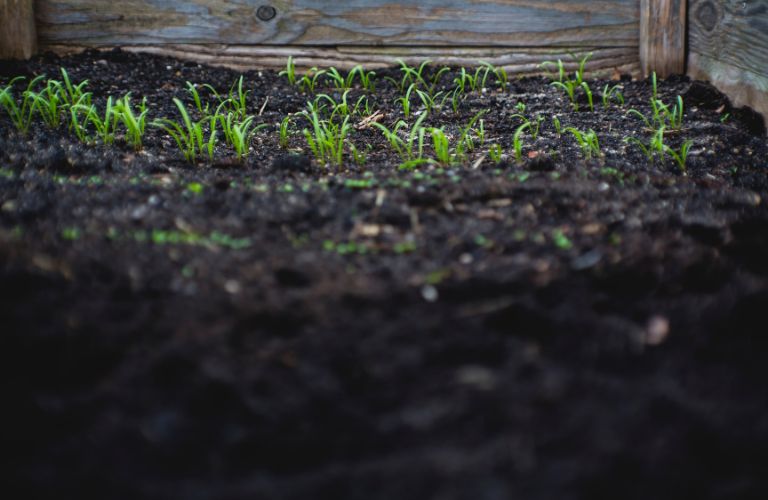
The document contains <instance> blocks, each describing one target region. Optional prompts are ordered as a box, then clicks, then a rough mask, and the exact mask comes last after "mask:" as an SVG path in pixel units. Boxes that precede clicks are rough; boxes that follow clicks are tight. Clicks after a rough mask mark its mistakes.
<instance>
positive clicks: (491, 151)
mask: <svg viewBox="0 0 768 500" xmlns="http://www.w3.org/2000/svg"><path fill="white" fill-rule="evenodd" d="M503 154H504V150H503V149H502V147H501V144H491V146H490V147H489V148H488V157H489V158H490V159H491V161H492V162H493V163H501V157H502V156H503Z"/></svg>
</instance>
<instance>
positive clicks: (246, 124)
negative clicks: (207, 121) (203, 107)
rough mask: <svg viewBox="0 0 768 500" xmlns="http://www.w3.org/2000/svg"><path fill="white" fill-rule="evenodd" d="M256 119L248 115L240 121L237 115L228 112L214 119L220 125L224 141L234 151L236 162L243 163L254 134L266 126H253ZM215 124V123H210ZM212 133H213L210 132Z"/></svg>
mask: <svg viewBox="0 0 768 500" xmlns="http://www.w3.org/2000/svg"><path fill="white" fill-rule="evenodd" d="M255 118H256V117H254V116H252V115H249V116H247V117H246V118H245V120H240V119H239V115H237V114H236V113H233V112H230V113H227V114H226V115H217V116H216V117H214V119H215V120H217V121H218V123H219V125H221V130H222V133H223V134H224V140H225V141H226V143H227V144H228V145H230V146H232V149H234V151H235V154H236V155H237V158H238V160H240V161H243V160H244V159H245V156H246V155H247V154H248V151H249V149H250V146H251V141H252V139H253V136H254V135H256V132H258V131H259V130H261V129H263V128H265V127H266V126H267V125H266V124H264V123H262V124H259V125H255V124H254V120H255ZM212 123H214V124H215V121H212ZM212 132H215V130H214V131H212Z"/></svg>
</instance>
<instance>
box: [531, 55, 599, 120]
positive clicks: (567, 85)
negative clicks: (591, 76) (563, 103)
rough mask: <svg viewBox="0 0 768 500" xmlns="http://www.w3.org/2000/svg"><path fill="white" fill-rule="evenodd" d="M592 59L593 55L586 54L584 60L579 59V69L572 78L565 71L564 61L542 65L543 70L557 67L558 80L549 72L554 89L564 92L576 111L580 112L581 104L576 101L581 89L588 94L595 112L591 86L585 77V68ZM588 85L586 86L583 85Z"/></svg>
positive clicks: (547, 62)
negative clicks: (553, 66) (577, 91)
mask: <svg viewBox="0 0 768 500" xmlns="http://www.w3.org/2000/svg"><path fill="white" fill-rule="evenodd" d="M573 57H574V59H576V57H575V56H573ZM590 57H592V53H589V54H586V55H585V56H584V57H583V58H581V59H577V60H578V61H579V63H578V67H577V69H576V71H575V72H574V73H573V76H572V77H568V75H567V73H566V71H565V65H564V64H563V61H562V60H560V59H558V60H557V63H554V62H552V61H545V62H543V63H541V65H540V67H541V68H542V69H545V68H548V67H551V66H552V65H555V64H556V65H557V69H558V73H557V78H555V75H554V74H552V73H549V72H547V74H548V75H549V78H550V79H551V80H552V83H550V85H552V86H553V87H556V88H559V89H561V90H563V91H564V92H565V93H566V95H567V96H568V99H569V100H570V101H571V106H572V107H573V110H574V111H578V110H579V104H578V102H577V101H576V90H578V89H579V88H581V89H583V90H584V91H585V92H586V93H587V98H588V99H589V102H590V109H591V110H593V109H594V108H593V106H592V104H591V103H592V91H591V90H590V89H589V85H588V84H586V82H585V81H584V75H585V68H586V65H587V61H588V60H589V58H590ZM545 71H546V70H545ZM582 84H586V85H582Z"/></svg>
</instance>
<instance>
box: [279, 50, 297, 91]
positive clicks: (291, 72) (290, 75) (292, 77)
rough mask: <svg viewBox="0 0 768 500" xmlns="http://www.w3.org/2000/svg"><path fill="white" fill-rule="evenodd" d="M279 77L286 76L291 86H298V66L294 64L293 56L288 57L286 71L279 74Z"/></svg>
mask: <svg viewBox="0 0 768 500" xmlns="http://www.w3.org/2000/svg"><path fill="white" fill-rule="evenodd" d="M278 76H285V77H286V78H287V79H288V83H289V84H290V85H291V86H293V85H296V64H294V62H293V57H292V56H288V62H287V63H286V64H285V69H284V70H283V71H281V72H280V73H278Z"/></svg>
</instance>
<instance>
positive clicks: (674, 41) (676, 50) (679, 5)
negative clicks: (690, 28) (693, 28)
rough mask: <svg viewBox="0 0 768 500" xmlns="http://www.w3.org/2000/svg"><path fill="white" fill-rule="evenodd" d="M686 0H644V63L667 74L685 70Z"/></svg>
mask: <svg viewBox="0 0 768 500" xmlns="http://www.w3.org/2000/svg"><path fill="white" fill-rule="evenodd" d="M686 4H687V2H686V0H640V67H641V68H642V71H643V75H644V76H646V77H647V76H648V75H650V74H651V73H652V72H654V71H655V72H656V74H657V75H658V76H659V77H661V78H665V77H667V76H669V75H672V74H683V73H685V33H686V29H687V26H686Z"/></svg>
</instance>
